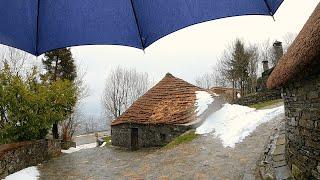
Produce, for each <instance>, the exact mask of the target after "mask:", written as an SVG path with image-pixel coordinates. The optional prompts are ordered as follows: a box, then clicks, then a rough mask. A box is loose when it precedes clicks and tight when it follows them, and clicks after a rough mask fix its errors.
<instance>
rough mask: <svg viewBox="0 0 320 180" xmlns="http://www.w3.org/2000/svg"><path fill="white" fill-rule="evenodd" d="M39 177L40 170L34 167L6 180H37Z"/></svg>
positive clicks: (16, 173)
mask: <svg viewBox="0 0 320 180" xmlns="http://www.w3.org/2000/svg"><path fill="white" fill-rule="evenodd" d="M39 176H40V173H39V171H38V168H37V167H36V166H32V167H28V168H25V169H22V170H21V171H18V172H15V173H13V174H11V175H9V176H7V177H6V178H5V180H36V179H38V178H39Z"/></svg>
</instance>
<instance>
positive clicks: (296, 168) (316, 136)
mask: <svg viewBox="0 0 320 180" xmlns="http://www.w3.org/2000/svg"><path fill="white" fill-rule="evenodd" d="M283 96H284V102H285V114H286V154H285V155H286V159H287V162H288V165H289V167H290V169H291V170H292V174H293V175H294V176H295V178H296V179H320V74H319V73H318V74H317V75H311V76H309V77H306V78H304V79H300V80H295V81H293V82H290V83H289V84H288V85H286V87H284V91H283Z"/></svg>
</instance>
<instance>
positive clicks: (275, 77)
mask: <svg viewBox="0 0 320 180" xmlns="http://www.w3.org/2000/svg"><path fill="white" fill-rule="evenodd" d="M319 61H320V3H319V4H318V6H317V7H316V9H315V10H314V12H313V13H312V15H311V16H310V18H309V20H308V21H307V22H306V24H305V25H304V27H303V29H302V30H301V32H300V33H299V35H298V36H297V38H296V39H295V40H294V42H293V43H292V45H291V46H290V47H289V49H288V52H287V53H286V54H285V55H284V56H283V57H282V58H281V59H280V60H279V63H278V65H277V66H276V67H275V69H274V70H273V72H272V73H271V75H270V77H269V79H268V81H267V86H268V88H270V89H272V88H276V87H280V86H283V85H285V84H286V83H287V82H288V81H290V80H292V79H294V78H297V77H299V76H305V75H306V74H308V73H309V72H311V71H312V70H313V69H314V68H315V67H317V66H319V65H320V62H319Z"/></svg>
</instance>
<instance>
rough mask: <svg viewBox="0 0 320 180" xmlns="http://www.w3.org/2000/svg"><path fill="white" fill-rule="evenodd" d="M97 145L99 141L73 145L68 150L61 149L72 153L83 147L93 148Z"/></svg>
mask: <svg viewBox="0 0 320 180" xmlns="http://www.w3.org/2000/svg"><path fill="white" fill-rule="evenodd" d="M95 147H97V143H90V144H82V145H79V146H77V147H76V148H74V147H72V148H70V149H68V150H61V152H63V153H68V154H70V153H74V152H77V151H80V150H83V149H91V148H95Z"/></svg>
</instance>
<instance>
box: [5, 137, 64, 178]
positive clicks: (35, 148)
mask: <svg viewBox="0 0 320 180" xmlns="http://www.w3.org/2000/svg"><path fill="white" fill-rule="evenodd" d="M60 152H61V147H60V143H59V141H54V140H38V141H27V142H19V143H13V144H4V145H0V179H1V178H4V177H6V176H8V175H9V174H12V173H14V172H17V171H19V170H21V169H24V168H27V167H29V166H36V165H38V164H39V163H41V162H43V161H44V160H46V159H49V158H51V157H53V156H57V155H59V154H60Z"/></svg>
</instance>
